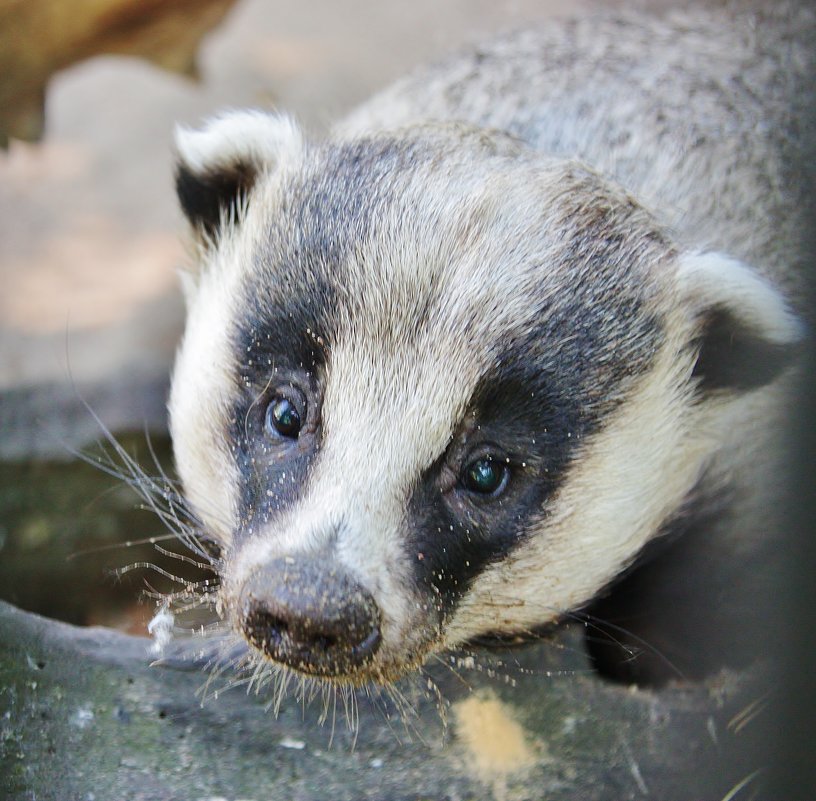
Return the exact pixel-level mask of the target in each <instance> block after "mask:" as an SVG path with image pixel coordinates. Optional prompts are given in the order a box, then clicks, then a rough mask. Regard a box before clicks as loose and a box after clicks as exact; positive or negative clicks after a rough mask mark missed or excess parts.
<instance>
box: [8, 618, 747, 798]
mask: <svg viewBox="0 0 816 801" xmlns="http://www.w3.org/2000/svg"><path fill="white" fill-rule="evenodd" d="M581 637H582V632H581V627H575V628H569V627H567V628H564V629H562V630H561V631H560V632H558V634H557V636H556V638H555V639H549V640H545V641H543V642H541V643H538V644H535V645H532V646H527V647H524V648H517V649H513V650H511V651H506V652H505V653H503V654H502V653H496V652H488V651H485V650H477V651H474V652H472V654H471V655H470V656H469V658H465V659H464V660H463V661H459V662H458V663H455V664H452V665H448V664H437V665H435V666H432V667H430V668H429V669H427V670H426V671H424V673H423V675H421V676H420V675H418V676H415V677H413V678H412V679H410V680H408V681H406V682H403V683H402V684H401V685H400V686H399V692H400V696H399V698H400V701H399V706H401V707H402V708H403V711H402V712H400V711H399V709H397V708H396V706H395V704H394V703H393V702H392V701H389V700H388V699H387V698H383V697H377V696H374V698H373V699H369V698H366V696H365V695H364V694H363V693H358V694H357V696H356V697H355V701H354V705H353V707H352V701H351V700H350V699H348V698H347V699H346V701H345V702H343V701H342V700H338V701H337V705H336V709H335V707H334V706H333V705H332V704H329V708H328V715H327V717H326V719H325V720H323V721H321V717H322V714H321V713H322V709H323V707H322V705H321V703H320V700H319V698H318V699H316V700H314V701H312V702H311V703H305V704H304V703H302V701H301V700H300V699H299V698H298V692H297V690H296V689H290V691H289V692H288V693H287V694H286V695H285V696H284V697H283V699H282V701H281V703H280V707H279V709H278V714H277V715H275V714H273V712H272V711H270V710H269V709H268V707H269V706H270V704H273V703H274V695H272V694H271V692H270V691H269V690H268V689H267V690H265V691H262V692H261V693H260V694H257V695H256V694H255V693H254V692H252V691H250V692H247V691H246V688H245V685H240V686H236V687H233V688H232V689H225V686H226V685H228V684H229V682H230V675H229V673H225V674H223V675H221V676H215V677H213V678H211V680H207V679H206V678H205V676H204V675H203V674H201V673H199V672H197V671H196V670H192V669H178V668H179V667H182V668H185V663H184V662H180V663H179V662H178V661H177V662H176V663H175V664H176V667H173V668H170V667H161V666H154V667H150V666H149V664H150V662H151V661H152V660H153V659H154V658H155V657H154V656H153V655H152V654H151V653H150V650H149V648H150V643H149V641H148V640H146V639H142V638H138V637H128V636H126V635H122V634H118V633H115V632H113V631H110V630H108V629H95V628H91V629H87V628H86V629H80V628H74V627H71V626H68V625H66V624H61V623H56V622H54V621H49V620H46V619H43V618H39V617H37V616H35V615H31V614H28V613H24V612H21V611H19V610H16V609H14V608H13V607H10V606H8V605H5V604H0V791H2V792H3V795H2V797H4V798H9V799H34V798H36V799H38V801H46V800H47V799H54V801H63V799H66V798H77V799H86V798H95V799H121V798H127V799H131V801H174V800H175V799H178V801H190V799H205V798H206V799H215V798H219V799H220V798H224V799H230V801H233V799H257V801H261V800H262V799H263V800H264V801H265V800H266V799H271V798H286V799H300V800H302V801H306V800H307V799H315V801H317V799H321V800H322V799H332V801H346V799H348V801H352V799H354V800H355V801H359V800H360V799H365V798H371V799H389V800H390V801H399V800H400V799H405V800H406V801H407V799H414V800H416V801H418V800H419V799H470V800H471V801H478V800H479V799H499V800H500V801H511V799H517V800H518V801H521V800H522V799H529V801H541V799H543V798H546V799H548V801H562V800H563V801H567V799H569V800H570V801H574V799H581V801H623V800H624V799H638V798H644V797H649V798H665V799H672V801H685V800H686V799H687V800H688V801H699V799H701V798H711V799H720V798H723V797H724V796H725V795H726V793H727V792H728V791H729V790H730V789H731V788H733V787H735V786H736V785H737V784H738V783H739V782H740V781H741V780H743V779H744V778H745V777H747V776H751V775H752V774H753V772H754V770H755V769H756V768H757V767H759V766H760V765H761V763H760V762H758V761H757V760H758V759H760V755H759V750H760V749H759V745H760V743H759V742H758V740H757V737H756V731H757V729H756V725H755V724H752V723H751V722H750V720H749V718H750V713H751V711H752V709H753V708H754V707H753V706H751V704H752V702H755V701H756V700H757V698H759V697H760V693H761V690H760V688H761V686H762V680H761V678H760V676H759V675H758V673H757V672H756V671H755V672H754V673H746V674H722V675H720V676H717V677H716V678H714V679H712V680H711V681H709V682H707V683H705V684H701V685H698V686H678V687H674V688H669V689H666V690H664V691H662V692H661V693H659V694H655V693H651V692H646V691H639V690H635V689H630V688H626V687H621V686H619V685H613V684H608V683H606V682H604V681H602V680H600V679H598V678H597V677H595V676H594V675H593V674H592V673H591V672H589V671H588V670H587V666H586V662H585V659H584V656H583V649H582V647H581ZM292 686H293V687H294V688H296V686H297V685H296V683H295V682H293V683H292ZM429 688H430V689H429ZM440 697H441V698H443V699H444V701H443V702H440V701H439V698H440ZM351 708H353V709H354V712H353V713H352V715H353V719H354V723H355V724H356V725H355V727H354V729H350V728H349V726H348V723H347V719H346V713H345V709H351ZM443 718H447V721H448V723H447V725H444V724H443V722H442V721H443ZM749 783H750V782H749ZM752 789H753V786H752Z"/></svg>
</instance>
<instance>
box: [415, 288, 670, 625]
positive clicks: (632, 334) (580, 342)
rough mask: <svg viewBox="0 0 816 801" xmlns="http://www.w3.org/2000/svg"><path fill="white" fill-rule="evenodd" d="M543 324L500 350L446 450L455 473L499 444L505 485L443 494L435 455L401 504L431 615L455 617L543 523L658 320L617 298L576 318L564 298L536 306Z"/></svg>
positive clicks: (642, 362)
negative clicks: (480, 492)
mask: <svg viewBox="0 0 816 801" xmlns="http://www.w3.org/2000/svg"><path fill="white" fill-rule="evenodd" d="M621 316H623V317H624V318H627V319H626V320H625V323H624V322H621V319H620V318H621ZM541 317H542V320H543V322H542V324H541V325H540V326H539V327H538V328H533V329H531V330H530V331H528V332H527V334H526V336H524V337H519V338H517V339H516V340H515V341H509V342H507V343H506V345H505V350H504V351H503V353H502V354H501V355H500V356H499V357H498V358H497V360H496V364H495V365H494V367H493V368H492V369H491V370H489V371H488V372H487V373H486V374H485V375H484V376H483V378H482V380H481V381H480V382H479V384H478V386H477V387H476V389H475V391H474V393H473V396H472V400H471V404H470V410H469V412H468V413H467V415H466V417H465V420H464V421H463V425H462V426H461V427H460V428H461V430H460V433H459V434H458V435H457V436H456V437H455V438H454V442H453V443H452V445H451V446H450V448H449V451H450V450H453V451H454V453H455V451H456V450H457V449H459V450H460V452H461V455H459V456H458V457H456V458H454V460H453V461H454V464H453V469H455V470H457V471H460V470H461V469H462V468H463V467H464V466H466V464H467V463H468V460H469V457H468V454H469V453H472V452H473V448H478V447H479V445H480V443H484V444H485V445H484V447H486V448H487V449H488V450H489V449H490V447H491V443H492V444H493V445H494V446H496V447H497V448H500V449H501V451H502V452H503V453H505V454H507V455H508V457H509V458H510V469H511V476H510V481H509V483H508V485H507V488H506V490H505V491H504V492H503V493H502V494H501V495H500V496H499V497H497V498H495V499H483V498H478V497H475V498H474V497H472V496H471V497H468V494H467V492H466V491H464V490H463V489H461V488H458V487H457V488H455V489H454V490H453V491H452V492H451V493H449V494H448V496H447V497H446V496H443V494H442V493H441V492H440V487H439V475H440V471H441V470H442V469H443V464H444V462H445V459H446V456H444V455H443V456H442V457H440V459H439V460H438V461H437V463H436V464H434V465H432V466H431V467H430V468H429V469H428V470H426V471H425V474H424V475H423V476H422V477H421V479H420V481H419V482H418V484H417V488H416V490H415V492H414V495H413V496H412V498H411V501H410V504H409V512H408V515H407V519H408V520H409V521H410V523H409V525H410V531H409V532H407V539H406V550H407V553H408V556H409V560H410V563H411V564H412V565H413V566H414V572H415V576H416V580H417V582H418V585H419V586H422V587H425V588H427V589H428V590H429V591H430V593H431V597H432V599H433V601H434V603H435V604H436V611H437V612H438V614H439V617H440V620H441V619H444V618H445V617H447V616H449V615H451V614H452V613H453V612H454V611H455V609H456V607H457V605H458V603H459V600H460V599H461V598H462V597H463V596H464V595H465V593H466V592H467V591H468V589H469V588H470V586H471V585H472V583H473V582H474V581H475V579H476V578H477V577H478V576H479V575H480V574H481V573H482V572H483V571H484V570H485V569H487V568H488V567H489V566H490V565H491V564H493V563H495V562H497V561H499V560H501V559H502V558H504V557H505V556H506V555H507V554H508V553H509V552H510V551H511V550H513V549H514V548H515V547H517V546H518V545H519V544H520V543H521V542H523V541H524V540H525V539H526V538H527V536H528V535H529V533H530V530H531V524H533V523H538V522H540V521H541V519H542V517H543V516H546V514H547V505H546V504H547V499H548V498H549V497H551V496H552V495H553V494H554V493H555V492H556V491H557V489H558V488H559V487H560V486H561V485H562V484H563V483H564V481H565V480H566V478H567V474H568V471H569V469H570V465H571V463H572V461H573V460H574V458H575V455H576V452H577V451H578V449H579V448H581V447H587V446H590V442H591V436H592V435H593V434H594V433H595V432H596V431H598V430H599V429H600V428H601V426H602V422H603V420H604V419H605V418H606V417H607V416H608V415H609V413H610V412H611V411H612V410H613V409H614V408H615V407H616V406H617V405H618V404H620V403H621V402H622V400H623V399H624V398H625V396H626V393H627V390H628V389H629V388H630V387H631V386H632V384H633V381H634V379H635V378H636V377H638V376H640V375H642V374H644V373H645V372H646V371H647V370H648V368H649V366H650V365H651V363H652V358H653V355H654V353H655V352H656V351H657V349H658V348H659V346H660V344H661V342H662V338H663V334H662V329H661V327H660V325H659V322H658V321H657V319H656V318H654V317H652V316H650V315H648V314H647V313H645V311H643V309H642V308H641V307H640V304H639V303H638V302H637V301H636V300H632V301H631V302H630V303H629V304H627V302H626V301H625V299H622V298H620V297H618V298H616V299H615V308H614V309H611V310H610V309H604V308H600V309H590V310H587V311H583V310H581V309H580V306H578V307H576V306H575V305H573V304H572V303H564V304H563V306H562V308H557V307H555V308H553V307H551V308H549V309H547V310H546V311H545V310H542V314H541ZM567 325H569V327H563V328H562V326H567ZM573 326H575V328H574V327H573ZM615 326H621V330H625V331H626V332H627V334H628V336H629V338H630V339H629V340H628V341H626V342H615V339H614V336H613V332H611V331H610V328H613V327H615ZM559 328H560V331H559V330H558V329H559ZM576 328H577V331H576V333H575V334H572V332H573V331H575V330H576ZM564 331H568V332H570V334H571V335H570V336H565V335H564ZM548 345H549V349H548V347H547V346H548ZM613 345H614V347H613ZM462 431H466V432H467V433H466V434H463V433H462ZM447 467H448V469H450V468H451V465H450V464H448V465H447ZM452 498H453V501H452V500H451V499H452Z"/></svg>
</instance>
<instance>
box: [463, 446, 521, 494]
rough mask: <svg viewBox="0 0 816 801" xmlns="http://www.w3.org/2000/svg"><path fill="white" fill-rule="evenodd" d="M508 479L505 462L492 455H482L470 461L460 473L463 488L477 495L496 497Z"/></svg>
mask: <svg viewBox="0 0 816 801" xmlns="http://www.w3.org/2000/svg"><path fill="white" fill-rule="evenodd" d="M509 479H510V470H509V469H508V467H507V465H506V464H502V463H501V462H499V461H497V460H496V459H494V458H493V457H492V456H483V457H481V458H480V459H476V460H475V461H473V462H471V463H470V464H469V465H468V466H467V467H466V468H465V470H464V473H463V474H462V484H463V485H464V487H465V489H467V490H469V491H470V492H475V493H477V494H479V495H489V496H491V497H494V498H495V497H496V496H497V495H500V494H501V493H502V492H504V490H505V488H506V487H507V482H508V480H509Z"/></svg>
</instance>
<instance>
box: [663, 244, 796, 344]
mask: <svg viewBox="0 0 816 801" xmlns="http://www.w3.org/2000/svg"><path fill="white" fill-rule="evenodd" d="M677 279H678V283H679V286H680V290H681V292H682V294H683V295H684V296H685V297H686V298H687V299H688V300H690V301H691V303H692V305H693V306H694V307H696V308H695V311H700V312H705V311H707V310H709V309H714V308H718V307H719V308H723V309H727V310H728V312H729V313H730V314H732V315H733V316H734V317H735V318H736V319H738V320H740V321H741V322H743V323H744V324H745V325H746V326H747V327H748V328H750V329H752V330H755V331H756V332H757V333H758V334H759V335H760V336H761V337H762V338H763V339H765V340H767V341H768V342H771V343H773V344H779V345H789V344H793V343H796V342H799V341H801V340H802V339H803V338H804V335H805V331H804V326H803V325H802V324H801V322H800V321H799V320H798V319H797V318H796V317H795V316H794V314H793V313H792V312H791V310H790V309H789V308H788V306H787V303H786V302H785V300H784V298H783V297H782V296H781V295H780V294H779V292H778V291H777V290H776V289H775V288H774V287H772V286H771V285H770V284H769V283H768V282H767V281H766V280H765V279H764V278H762V277H761V276H760V275H758V274H757V273H756V272H754V271H753V270H752V269H750V268H749V267H747V266H746V265H745V264H743V263H742V262H740V261H738V260H737V259H733V258H731V257H729V256H725V255H723V254H722V253H694V254H686V255H684V256H682V257H681V258H680V261H679V265H678V273H677Z"/></svg>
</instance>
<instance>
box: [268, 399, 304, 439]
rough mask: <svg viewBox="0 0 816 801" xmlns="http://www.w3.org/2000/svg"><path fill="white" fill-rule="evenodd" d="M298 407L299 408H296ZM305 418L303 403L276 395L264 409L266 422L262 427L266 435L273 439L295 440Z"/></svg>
mask: <svg viewBox="0 0 816 801" xmlns="http://www.w3.org/2000/svg"><path fill="white" fill-rule="evenodd" d="M298 406H300V408H298ZM304 417H305V402H303V401H301V403H300V404H298V403H297V402H296V400H294V399H292V398H289V397H286V396H285V395H277V396H276V397H275V398H273V399H272V401H271V402H270V404H269V406H267V407H266V420H265V421H264V427H265V429H266V433H267V434H270V435H271V436H273V437H286V438H287V439H297V437H298V434H300V429H301V428H302V426H303V418H304Z"/></svg>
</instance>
